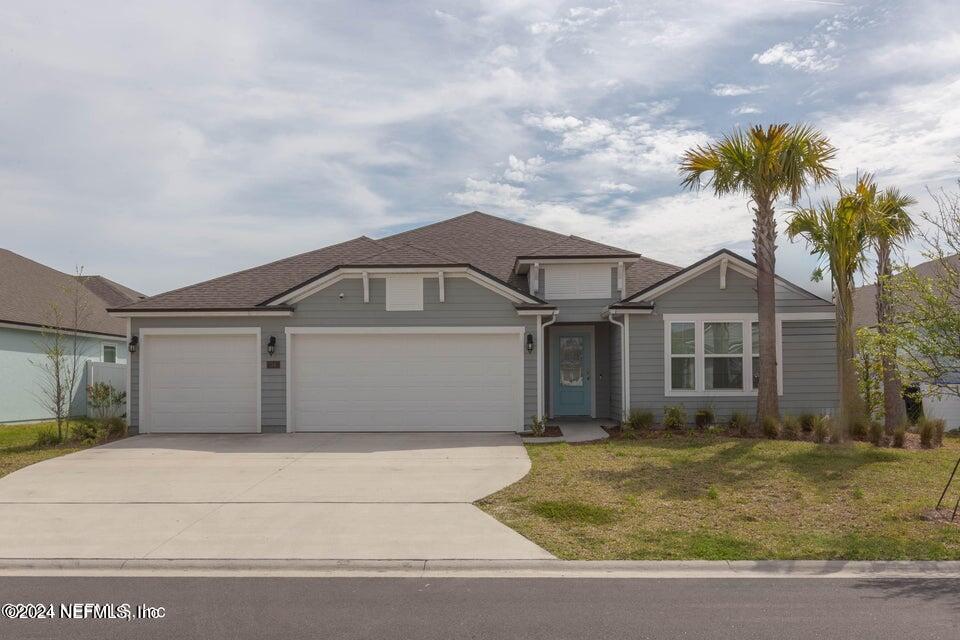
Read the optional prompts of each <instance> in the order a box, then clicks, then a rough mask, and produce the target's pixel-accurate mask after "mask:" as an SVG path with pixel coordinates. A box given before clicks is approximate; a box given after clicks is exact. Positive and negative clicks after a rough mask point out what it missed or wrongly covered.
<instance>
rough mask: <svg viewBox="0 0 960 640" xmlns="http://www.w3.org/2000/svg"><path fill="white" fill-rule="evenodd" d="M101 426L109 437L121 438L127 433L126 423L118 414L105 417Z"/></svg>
mask: <svg viewBox="0 0 960 640" xmlns="http://www.w3.org/2000/svg"><path fill="white" fill-rule="evenodd" d="M103 426H104V428H105V429H106V432H107V437H109V438H123V437H125V436H126V435H127V423H126V421H125V420H124V419H123V418H121V417H120V416H114V417H113V418H107V419H106V420H105V421H104V425H103Z"/></svg>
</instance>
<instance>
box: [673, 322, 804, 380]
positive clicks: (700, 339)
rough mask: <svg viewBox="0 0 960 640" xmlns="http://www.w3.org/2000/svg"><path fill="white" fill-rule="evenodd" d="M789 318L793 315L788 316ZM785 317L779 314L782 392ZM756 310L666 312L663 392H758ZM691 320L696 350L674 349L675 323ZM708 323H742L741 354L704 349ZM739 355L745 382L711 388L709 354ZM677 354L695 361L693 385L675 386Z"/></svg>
mask: <svg viewBox="0 0 960 640" xmlns="http://www.w3.org/2000/svg"><path fill="white" fill-rule="evenodd" d="M786 319H788V320H792V319H794V318H792V317H788V318H786ZM783 320H784V318H780V317H778V318H777V394H778V395H783ZM754 322H757V314H755V313H754V314H743V313H713V314H700V313H684V314H664V316H663V392H664V395H666V396H670V397H683V396H755V395H757V390H756V389H754V388H753V323H754ZM678 323H688V324H692V325H693V329H694V350H693V353H677V354H674V353H673V352H672V339H671V337H672V325H673V324H678ZM709 323H739V324H740V325H741V336H742V345H741V349H740V353H739V354H736V353H735V354H728V355H724V354H707V353H705V349H704V325H705V324H709ZM713 357H717V358H719V357H724V358H737V357H739V358H740V359H741V361H742V363H743V367H742V378H743V381H742V386H741V388H739V389H708V388H707V385H706V380H705V370H706V367H705V363H706V359H707V358H713ZM675 358H677V359H680V358H686V359H691V360H693V362H694V385H693V388H692V389H674V388H673V384H672V383H673V376H672V364H673V360H674V359H675Z"/></svg>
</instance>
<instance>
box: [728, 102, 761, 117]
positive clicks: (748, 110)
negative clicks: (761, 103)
mask: <svg viewBox="0 0 960 640" xmlns="http://www.w3.org/2000/svg"><path fill="white" fill-rule="evenodd" d="M730 113H732V114H733V115H735V116H745V115H750V114H754V113H763V110H762V109H760V108H759V107H756V106H754V105H752V104H742V105H740V106H739V107H737V108H735V109H733V110H731V111H730Z"/></svg>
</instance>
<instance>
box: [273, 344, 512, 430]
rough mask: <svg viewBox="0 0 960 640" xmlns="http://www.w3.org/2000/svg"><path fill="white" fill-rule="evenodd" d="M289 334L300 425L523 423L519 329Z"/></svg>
mask: <svg viewBox="0 0 960 640" xmlns="http://www.w3.org/2000/svg"><path fill="white" fill-rule="evenodd" d="M291 340H292V343H291V345H292V346H291V351H292V357H291V374H290V375H291V380H292V381H293V384H292V388H291V407H292V414H293V415H292V417H293V425H294V428H295V429H296V430H297V431H362V430H372V431H375V430H437V431H441V430H464V431H466V430H498V431H507V430H513V429H516V428H517V427H518V426H519V424H520V422H521V421H522V415H521V413H522V407H521V403H522V395H521V394H522V390H523V371H522V360H521V358H522V346H521V342H520V335H519V334H518V333H511V334H502V333H501V334H346V335H344V334H335V335H328V334H294V335H293V336H291Z"/></svg>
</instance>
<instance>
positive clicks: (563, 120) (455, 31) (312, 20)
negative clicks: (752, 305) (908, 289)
mask: <svg viewBox="0 0 960 640" xmlns="http://www.w3.org/2000/svg"><path fill="white" fill-rule="evenodd" d="M0 87H2V90H0V246H2V247H5V248H8V249H11V250H13V251H15V252H17V253H20V254H23V255H26V256H27V257H30V258H32V259H34V260H37V261H39V262H42V263H45V264H48V265H50V266H52V267H55V268H58V269H61V270H63V271H67V272H72V271H74V270H75V269H76V267H77V266H80V265H82V266H83V268H84V271H85V272H86V273H100V274H103V275H106V276H107V277H110V278H113V279H115V280H117V281H119V282H122V283H123V284H126V285H128V286H131V287H134V288H136V289H138V290H140V291H143V292H145V293H148V294H154V293H159V292H161V291H164V290H168V289H172V288H175V287H180V286H184V285H188V284H191V283H194V282H198V281H201V280H205V279H208V278H211V277H215V276H218V275H222V274H225V273H229V272H232V271H236V270H238V269H242V268H247V267H251V266H254V265H257V264H262V263H264V262H268V261H271V260H275V259H278V258H282V257H286V256H289V255H293V254H295V253H299V252H303V251H308V250H312V249H316V248H319V247H322V246H325V245H328V244H332V243H335V242H338V241H342V240H345V239H349V238H352V237H356V236H358V235H362V234H366V235H369V236H371V237H382V236H384V235H387V234H390V233H394V232H397V231H401V230H404V229H408V228H411V227H414V226H418V225H421V224H425V223H429V222H434V221H437V220H441V219H445V218H449V217H453V216H455V215H458V214H461V213H464V212H467V211H471V210H474V209H478V210H481V211H485V212H487V213H491V214H495V215H501V216H505V217H509V218H512V219H515V220H519V221H522V222H526V223H529V224H533V225H537V226H542V227H545V228H549V229H552V230H555V231H559V232H563V233H572V234H576V235H580V236H584V237H587V238H591V239H594V240H597V241H600V242H606V243H609V244H612V245H615V246H619V247H624V248H627V249H631V250H633V251H637V252H639V253H641V254H644V255H647V256H650V257H652V258H657V259H660V260H664V261H667V262H671V263H674V264H677V265H681V266H684V265H687V264H689V263H691V262H693V261H695V260H697V259H699V258H701V257H703V256H705V255H707V254H709V253H711V252H713V251H715V250H716V249H718V248H720V247H728V248H731V249H733V250H734V251H738V252H740V253H742V254H744V255H746V256H748V257H749V256H750V252H751V228H752V221H751V213H750V210H749V208H748V203H747V200H746V198H745V197H743V196H729V197H724V198H716V197H714V195H713V194H712V193H711V192H700V193H698V192H690V191H685V190H684V189H682V188H681V186H680V180H679V176H678V172H677V165H678V158H679V157H680V155H681V154H682V152H683V151H684V150H685V149H688V148H690V147H692V146H695V145H698V144H704V143H706V142H709V141H710V140H711V139H715V138H716V137H718V136H720V135H722V134H723V133H724V132H729V131H731V130H733V129H734V128H736V127H746V126H749V125H751V124H757V123H760V124H766V123H771V122H801V121H802V122H808V123H810V124H813V125H815V126H817V127H819V128H821V129H822V130H823V131H824V132H825V133H826V134H827V135H828V136H829V138H830V139H831V140H832V141H833V143H834V144H835V145H836V146H837V148H838V155H837V158H836V161H835V163H834V164H835V168H836V169H837V171H838V175H839V176H840V177H841V178H842V179H843V180H846V181H850V180H851V179H852V177H853V176H854V175H855V174H856V172H857V171H858V170H860V171H871V172H875V174H876V176H877V180H878V182H879V183H880V184H881V185H882V186H888V185H889V186H898V187H900V188H901V189H903V190H904V191H906V192H908V193H911V194H913V195H915V196H916V197H917V198H918V199H920V200H921V203H920V205H918V207H917V211H920V210H921V209H924V208H928V207H929V206H930V198H929V194H928V193H927V190H928V189H933V190H936V189H939V188H947V189H956V188H957V185H956V180H957V178H958V176H960V162H958V157H960V11H957V7H956V3H955V2H935V1H924V0H917V1H911V2H884V1H880V2H861V3H855V2H828V1H826V0H823V1H814V0H808V1H802V0H796V1H787V0H783V1H776V0H758V1H755V2H748V1H737V0H734V1H730V2H717V1H712V0H708V1H696V0H690V1H683V2H677V1H664V2H598V3H584V2H582V1H579V2H550V1H522V0H520V1H513V2H508V1H507V0H473V1H472V2H469V3H464V2H416V3H414V2H399V1H397V2H359V1H356V0H354V1H351V2H333V1H329V2H298V1H289V2H282V3H271V2H244V1H240V0H237V1H231V2H224V1H222V0H221V1H219V2H206V1H204V0H191V1H190V2H176V1H169V2H162V3H136V2H128V1H124V2H107V1H103V2H94V3H78V2H62V3H58V2H33V3H28V2H19V3H14V2H7V3H3V4H2V5H0ZM831 189H832V188H831ZM829 193H830V190H824V191H822V193H819V192H810V193H808V194H807V195H806V196H805V200H806V198H810V199H811V200H812V199H816V198H819V197H820V196H821V195H829ZM788 209H789V207H788V203H782V204H781V206H780V207H779V209H778V211H779V214H780V215H781V217H782V216H785V215H786V214H787V212H788ZM782 228H783V224H782V223H781V224H780V229H781V230H782ZM778 244H779V249H778V252H777V253H778V271H779V272H780V273H781V274H782V275H783V276H785V277H787V278H788V279H791V280H794V281H796V282H799V283H802V284H805V285H806V284H809V282H808V279H809V276H810V273H811V272H812V270H813V268H814V267H815V266H816V259H815V258H814V257H812V256H810V255H809V252H808V251H807V249H806V248H805V247H804V246H803V244H802V243H799V244H791V243H790V242H789V240H788V239H787V238H786V237H783V236H781V237H780V238H779V242H778ZM917 252H918V248H917V247H916V246H915V245H911V246H910V247H908V257H909V258H913V259H915V258H916V257H917V255H918V254H917ZM809 286H811V287H812V288H814V289H815V290H817V291H818V292H820V293H823V288H824V287H825V286H826V285H825V284H824V283H820V284H809Z"/></svg>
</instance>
